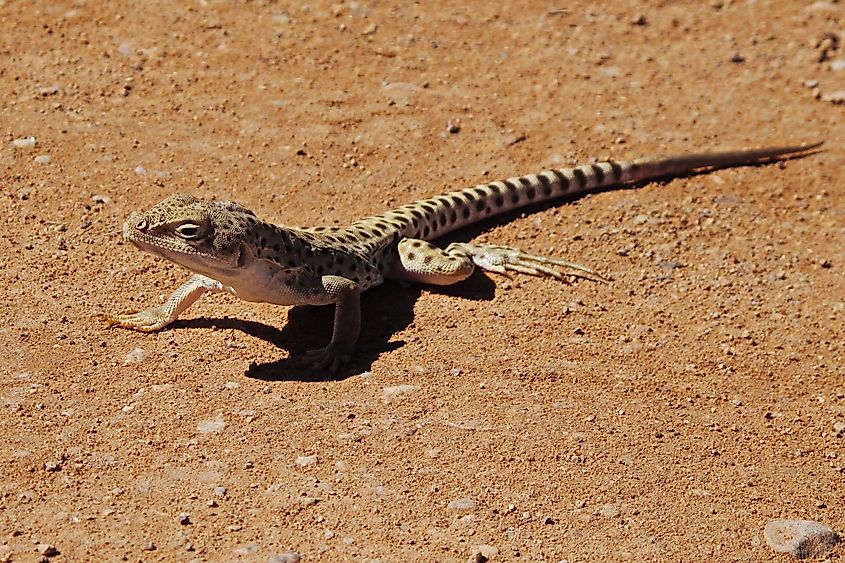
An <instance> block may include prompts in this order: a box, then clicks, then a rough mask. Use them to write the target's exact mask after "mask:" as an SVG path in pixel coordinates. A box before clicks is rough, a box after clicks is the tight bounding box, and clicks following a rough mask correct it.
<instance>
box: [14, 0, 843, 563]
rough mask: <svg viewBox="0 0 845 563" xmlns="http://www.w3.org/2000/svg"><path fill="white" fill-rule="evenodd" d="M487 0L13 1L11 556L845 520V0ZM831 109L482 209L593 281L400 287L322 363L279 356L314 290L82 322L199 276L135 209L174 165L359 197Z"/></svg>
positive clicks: (662, 533) (256, 202)
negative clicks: (157, 252)
mask: <svg viewBox="0 0 845 563" xmlns="http://www.w3.org/2000/svg"><path fill="white" fill-rule="evenodd" d="M495 4H497V3H493V2H485V3H481V2H479V3H476V4H475V5H466V6H463V7H461V6H456V5H455V3H453V2H425V3H420V4H411V3H409V2H386V1H372V2H367V1H363V2H347V3H344V2H340V3H332V2H308V3H306V4H303V5H299V4H298V3H296V2H278V3H277V2H237V3H229V2H216V1H206V0H201V1H194V2H183V3H179V4H174V3H171V2H152V1H149V2H147V1H145V2H109V3H105V2H95V1H85V0H77V1H76V2H67V3H63V2H23V1H20V2H16V1H5V2H3V1H0V33H2V36H1V37H0V39H2V41H0V50H2V61H3V62H2V64H0V107H2V124H3V135H4V136H5V140H4V143H3V146H2V148H0V186H2V197H0V202H1V203H0V211H2V225H3V227H2V231H0V252H2V255H1V256H2V258H1V259H0V284H2V287H3V292H4V295H5V299H4V303H5V306H4V307H3V308H2V309H0V320H2V322H0V345H1V346H2V351H3V356H4V359H3V362H2V366H0V377H1V378H2V380H1V381H0V406H2V416H0V431H2V436H3V441H4V444H3V446H2V448H0V468H2V479H1V480H0V559H2V558H6V559H10V560H15V561H17V560H22V561H31V560H37V559H39V558H42V557H43V558H49V559H52V560H56V561H63V560H74V561H80V560H86V559H88V560H92V559H100V560H117V559H121V558H125V559H129V560H187V559H197V560H233V559H243V560H251V561H267V560H270V559H271V558H273V557H275V556H277V555H280V554H284V553H285V552H290V551H293V552H296V553H298V554H299V555H300V556H301V558H302V560H303V561H317V560H322V561H361V560H375V559H379V560H382V561H403V560H426V561H433V560H438V561H466V560H467V559H468V558H469V557H470V556H471V554H472V553H473V550H474V549H477V546H479V545H487V546H490V548H485V549H486V550H487V551H486V553H487V554H488V555H491V556H492V558H493V560H494V561H514V560H520V561H549V562H557V561H561V560H568V561H572V562H575V561H600V560H613V561H615V560H659V561H705V560H719V561H728V560H739V561H768V560H771V561H774V560H783V558H784V557H785V556H779V555H776V554H774V553H773V552H772V551H771V550H770V549H769V547H768V546H767V545H766V544H765V542H764V541H763V536H762V530H763V528H764V526H765V524H766V522H768V521H769V520H771V519H773V518H781V517H784V518H807V519H811V520H817V521H819V522H822V523H825V524H828V525H830V526H832V527H833V528H834V529H837V530H839V531H840V532H842V531H843V530H845V502H843V498H845V436H843V432H842V431H841V430H840V431H839V432H838V433H837V429H841V426H837V423H842V422H845V367H843V366H844V365H845V357H843V356H845V344H843V321H845V276H844V275H843V274H845V252H844V251H843V248H845V190H843V188H845V174H843V166H845V151H843V148H842V147H843V146H845V127H843V123H845V106H843V105H836V104H835V103H833V102H834V101H835V100H836V98H837V92H840V93H839V94H838V95H839V96H842V94H841V92H842V90H845V46H843V45H841V44H840V43H839V42H838V41H836V40H835V38H838V39H839V40H841V41H842V42H843V43H845V37H843V30H845V5H844V4H842V3H841V2H825V1H819V2H815V3H811V2H798V1H784V2H779V1H778V2H776V1H774V0H772V1H758V2H745V1H735V2H732V1H730V0H724V1H721V0H720V1H714V2H672V3H669V2H657V1H655V2H624V3H622V2H617V3H609V2H605V3H595V2H580V1H572V2H569V1H568V2H561V3H559V4H554V3H548V2H539V1H531V2H523V3H518V4H516V3H515V4H514V5H513V6H496V5H495ZM558 8H560V9H558ZM831 34H832V35H831ZM29 137H34V138H35V145H34V146H29V147H27V146H16V145H27V144H29V143H28V142H27V141H26V139H28V138H29ZM816 139H824V140H826V141H827V145H826V148H827V150H826V151H825V152H823V153H821V154H818V155H815V156H812V157H809V158H805V159H802V160H794V161H790V162H786V163H779V164H775V165H770V166H762V167H746V168H739V169H731V170H724V171H719V172H717V173H713V174H707V175H699V176H695V177H690V178H686V179H679V180H674V181H668V182H662V183H651V184H647V185H645V186H642V187H640V188H637V189H630V190H618V191H610V192H606V193H602V194H595V195H592V196H588V197H584V198H581V199H579V200H576V201H574V202H567V203H564V204H562V205H560V206H558V207H554V206H552V207H546V208H542V209H536V210H532V212H529V213H525V214H521V215H514V216H511V217H508V218H505V219H502V220H500V221H495V222H492V223H489V224H486V225H484V226H483V229H482V228H480V229H477V230H475V231H472V232H464V233H462V236H463V238H464V239H469V238H472V239H473V240H478V241H487V242H495V243H500V244H508V245H515V246H519V247H521V248H523V249H525V250H529V251H533V252H537V253H549V254H556V255H561V256H565V257H567V258H569V259H572V260H575V261H578V262H580V263H583V264H586V265H588V266H591V267H594V268H597V269H599V270H600V271H601V272H604V273H606V274H607V275H608V276H610V277H611V278H612V283H610V284H598V283H592V282H588V281H583V280H582V281H576V282H575V283H573V284H571V285H566V284H561V283H558V282H555V281H553V280H546V279H535V278H529V277H517V278H514V279H512V280H507V279H503V278H496V279H493V278H490V277H486V276H484V275H481V274H477V275H476V276H474V277H473V278H472V279H471V280H469V281H468V282H466V283H464V284H461V285H459V286H455V287H454V288H449V289H445V290H431V289H430V288H419V287H413V286H403V285H399V284H395V283H388V284H386V285H384V286H382V287H380V288H377V289H375V290H372V291H370V292H368V293H367V294H366V295H365V298H364V300H363V302H364V330H363V336H362V340H361V344H360V349H359V352H358V354H357V355H356V357H355V360H354V362H353V364H352V366H350V368H349V369H348V370H346V371H345V372H344V373H341V374H339V375H338V376H336V377H327V376H326V375H325V374H319V373H309V372H307V371H302V370H301V369H299V370H298V369H297V368H296V367H295V364H293V363H292V362H290V361H289V360H288V359H287V358H288V357H289V354H291V353H292V354H293V355H294V356H295V355H296V354H297V353H300V352H301V351H302V350H305V349H307V348H310V347H314V346H319V345H321V344H323V343H325V341H326V340H327V338H328V335H329V331H330V322H331V311H330V310H323V309H310V310H308V309H306V310H293V311H288V310H287V309H286V308H283V307H274V306H270V305H251V304H248V303H244V302H238V301H237V300H235V299H234V298H231V297H228V296H212V297H210V298H207V299H205V300H203V301H202V302H201V303H199V304H198V305H196V306H195V307H193V308H192V309H191V310H190V311H188V313H186V315H185V317H184V320H183V321H180V322H178V323H177V324H176V325H175V326H173V327H172V328H170V329H168V330H165V331H163V332H161V333H158V334H152V335H145V334H141V333H135V332H131V331H124V330H109V329H108V328H107V327H106V326H105V325H104V324H103V323H102V322H100V321H99V320H98V318H97V315H98V314H101V313H105V312H112V313H114V312H122V311H125V310H132V309H136V310H137V309H139V308H143V307H146V306H149V305H151V304H155V303H158V302H160V301H161V300H162V299H163V298H164V296H166V295H167V294H168V293H169V292H170V291H171V290H172V289H173V288H175V287H176V286H177V285H178V284H180V283H181V282H182V281H183V280H184V279H185V277H186V273H185V272H184V271H182V270H180V269H179V268H178V267H176V266H174V265H172V264H168V263H164V262H162V261H161V260H158V259H156V258H153V257H151V256H149V255H145V254H142V253H140V252H139V251H138V250H137V249H135V248H134V247H132V246H131V245H129V244H126V243H124V242H122V241H121V239H120V235H119V227H120V225H121V223H122V221H123V220H124V219H125V218H126V217H127V215H128V214H129V213H130V212H131V211H132V210H136V209H142V208H146V207H148V206H150V205H152V204H154V203H156V202H157V201H159V200H161V199H163V198H165V197H167V196H168V195H170V194H172V193H174V192H187V193H191V194H195V195H198V196H202V197H217V198H225V199H233V200H236V201H238V202H241V203H243V204H245V205H246V206H248V207H250V208H251V209H253V210H254V211H256V212H257V213H258V214H259V215H261V216H262V217H265V218H268V219H271V220H273V221H275V222H279V223H283V224H290V225H318V224H343V223H346V222H349V221H351V220H352V219H355V218H358V217H361V216H365V215H369V214H373V213H376V212H380V211H383V210H384V209H386V208H387V207H389V206H397V205H401V204H403V203H406V202H408V201H411V200H414V199H419V198H422V197H428V196H431V195H434V194H436V193H438V192H441V191H444V190H446V189H452V188H458V187H464V186H468V185H472V184H475V183H478V182H480V181H484V180H487V181H490V180H494V179H499V178H504V177H508V176H511V175H514V174H516V173H528V172H535V171H539V170H542V169H543V168H546V167H549V166H555V165H564V164H574V163H584V162H587V161H589V159H590V158H592V157H601V156H613V157H614V158H620V159H621V158H630V157H638V156H651V155H657V154H670V153H679V152H689V151H700V150H709V149H718V148H740V147H750V146H759V145H773V144H774V145H777V144H784V143H792V142H803V141H813V140H816ZM15 140H17V143H15V142H14V141H15ZM136 349H140V351H139V350H136ZM492 548H495V550H493V549H492ZM843 554H845V549H843V548H842V547H841V546H840V547H839V548H837V549H835V550H834V551H832V552H830V553H829V554H828V557H830V558H831V559H832V560H834V561H839V560H842V559H843ZM286 557H288V560H294V559H295V558H294V557H293V555H290V554H288V555H287V556H286ZM276 560H284V558H282V557H278V558H277V559H276Z"/></svg>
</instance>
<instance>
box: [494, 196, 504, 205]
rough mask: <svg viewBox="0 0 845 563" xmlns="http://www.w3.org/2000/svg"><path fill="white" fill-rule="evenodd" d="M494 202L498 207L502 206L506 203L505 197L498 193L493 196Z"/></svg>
mask: <svg viewBox="0 0 845 563" xmlns="http://www.w3.org/2000/svg"><path fill="white" fill-rule="evenodd" d="M493 203H494V204H495V205H496V207H501V206H503V205H504V204H505V198H503V197H502V196H500V195H497V196H496V197H495V198H493Z"/></svg>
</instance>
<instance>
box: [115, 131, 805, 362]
mask: <svg viewBox="0 0 845 563" xmlns="http://www.w3.org/2000/svg"><path fill="white" fill-rule="evenodd" d="M821 145H822V143H821V142H819V143H813V144H802V145H792V146H781V147H770V148H759V149H749V150H736V151H721V152H710V153H698V154H682V155H679V156H669V157H664V158H640V159H635V160H619V161H615V160H607V161H603V162H594V163H591V164H586V165H582V166H576V167H573V168H561V169H551V170H545V171H543V172H539V173H537V174H529V175H525V176H519V177H513V178H508V179H506V180H500V181H495V182H489V183H484V184H479V185H476V186H473V187H468V188H465V189H460V190H456V191H450V192H448V193H444V194H442V195H438V196H435V197H432V198H429V199H423V200H420V201H417V202H414V203H410V204H407V205H404V206H402V207H399V208H397V209H393V210H390V211H387V212H385V213H381V214H379V215H374V216H372V217H367V218H364V219H360V220H357V221H355V222H353V223H352V224H350V225H349V226H347V227H335V226H331V227H313V228H293V227H286V226H279V225H275V224H272V223H269V222H266V221H263V220H261V219H260V218H259V217H258V216H257V215H256V214H255V213H253V212H252V211H250V210H249V209H247V208H246V207H244V206H243V205H240V204H238V203H234V202H231V201H219V200H202V199H198V198H196V197H194V196H191V195H184V194H176V195H172V196H170V197H168V198H167V199H165V200H163V201H162V202H160V203H158V204H157V205H155V206H153V207H152V208H150V209H149V210H148V211H145V212H133V213H132V214H131V215H130V216H129V217H128V219H127V220H126V222H125V223H124V225H123V236H124V238H125V239H126V240H127V241H129V242H131V243H133V244H134V245H135V246H137V247H138V248H140V249H141V250H143V251H146V252H149V253H151V254H154V255H156V256H159V257H162V258H165V259H166V260H169V261H171V262H175V263H176V264H178V265H180V266H182V267H184V268H186V269H188V270H190V271H191V272H193V274H192V275H191V277H190V278H189V279H188V280H187V281H186V282H185V283H184V284H183V285H182V286H180V287H179V288H178V289H176V290H175V291H174V292H173V293H172V294H171V295H170V296H169V297H168V298H167V299H166V300H165V302H164V303H163V304H162V305H160V306H156V307H151V308H149V309H146V310H143V311H140V312H136V313H126V314H119V315H114V316H106V321H107V322H108V323H109V324H111V325H113V326H118V327H124V328H129V329H135V330H139V331H143V332H153V331H158V330H160V329H162V328H164V327H166V326H167V325H169V324H170V323H172V322H173V321H175V320H176V319H177V318H178V317H179V315H180V314H182V313H183V312H184V311H185V310H186V309H187V308H188V307H190V306H191V305H192V304H193V303H195V302H196V301H197V300H198V299H199V298H200V297H201V296H202V295H203V294H205V293H215V292H228V293H231V294H233V295H235V296H237V297H239V298H240V299H243V300H246V301H252V302H269V303H273V304H277V305H306V304H307V305H329V304H334V306H335V312H334V325H333V330H332V336H331V340H330V341H329V343H328V345H327V346H325V347H324V348H320V349H317V350H310V351H308V352H306V354H305V356H304V359H305V361H306V362H307V363H308V364H309V365H310V366H311V367H312V368H313V369H317V370H320V369H327V370H331V371H335V370H337V369H338V368H339V367H340V366H341V365H343V364H345V363H346V362H348V361H349V359H350V357H351V355H352V353H353V350H354V348H355V345H356V342H357V340H358V336H359V333H360V329H361V305H360V294H361V292H363V291H366V290H367V289H370V288H372V287H375V286H378V285H380V284H382V283H383V282H384V281H385V280H401V281H405V282H414V283H422V284H434V285H451V284H454V283H457V282H460V281H462V280H465V279H466V278H467V277H469V276H470V275H471V274H472V273H473V271H474V270H475V269H476V268H480V269H482V270H485V271H489V272H493V273H498V274H505V275H509V273H510V272H516V273H522V274H531V275H537V276H548V277H552V278H556V279H560V280H566V279H571V277H572V276H575V277H586V278H592V279H595V280H597V281H606V279H605V278H604V277H603V276H602V275H601V274H599V273H598V272H596V271H595V270H593V269H590V268H588V267H586V266H583V265H580V264H576V263H572V262H568V261H566V260H562V259H559V258H553V257H547V256H541V255H536V254H530V253H527V252H523V251H522V250H519V249H517V248H513V247H508V246H498V245H489V244H473V243H468V242H454V243H452V244H450V245H449V246H448V247H447V248H445V249H442V248H440V247H437V246H435V245H434V244H433V243H432V242H430V241H432V240H433V239H437V238H439V237H442V236H443V235H445V234H447V233H449V232H451V231H454V230H457V229H460V228H462V227H466V226H467V225H470V224H473V223H476V222H478V221H481V220H484V219H487V218H488V217H493V216H495V215H499V214H502V213H505V212H508V211H512V210H514V209H519V208H522V207H525V206H528V205H532V204H538V203H542V202H546V201H550V200H555V199H558V198H562V197H564V196H574V195H578V194H581V193H585V192H590V191H597V190H601V189H605V188H609V187H613V186H630V185H636V184H642V183H645V182H647V181H652V180H655V179H660V178H673V177H679V176H684V175H690V174H695V173H703V172H710V171H712V170H715V169H719V168H727V167H735V166H745V165H759V164H766V163H770V162H774V161H779V160H785V159H790V158H797V157H804V156H807V155H809V154H813V153H815V152H816V151H815V150H814V149H817V148H818V147H819V146H821Z"/></svg>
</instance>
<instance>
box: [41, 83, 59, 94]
mask: <svg viewBox="0 0 845 563" xmlns="http://www.w3.org/2000/svg"><path fill="white" fill-rule="evenodd" d="M59 90H61V86H59V85H58V84H53V85H52V86H44V87H43V88H39V89H38V93H39V94H40V95H42V96H53V95H55V94H58V93H59Z"/></svg>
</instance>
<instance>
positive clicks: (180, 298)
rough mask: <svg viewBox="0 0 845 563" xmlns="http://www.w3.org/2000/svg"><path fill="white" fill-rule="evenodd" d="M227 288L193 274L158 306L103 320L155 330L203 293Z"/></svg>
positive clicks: (128, 326) (116, 324)
mask: <svg viewBox="0 0 845 563" xmlns="http://www.w3.org/2000/svg"><path fill="white" fill-rule="evenodd" d="M228 290H229V288H227V287H226V286H224V285H223V284H221V283H220V282H219V281H217V280H214V279H211V278H209V277H207V276H203V275H200V274H194V275H192V276H191V277H190V278H189V279H188V281H186V282H185V283H184V284H182V285H181V286H179V288H178V289H177V290H176V291H174V292H173V293H171V294H170V297H168V298H167V300H166V301H165V302H164V303H163V304H161V305H160V306H158V307H150V308H149V309H145V310H143V311H139V312H137V313H124V314H121V315H115V316H107V317H106V318H105V320H106V322H108V323H109V324H110V325H114V326H119V327H122V328H130V329H133V330H140V331H141V332H155V331H157V330H161V329H162V328H164V327H166V326H167V325H169V324H170V323H172V322H173V321H175V320H176V319H177V318H179V315H181V314H182V313H183V312H185V309H187V308H188V307H190V306H191V305H193V304H194V303H196V302H197V301H198V300H199V298H200V297H202V295H203V294H204V293H206V292H211V293H218V292H221V291H228Z"/></svg>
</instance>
